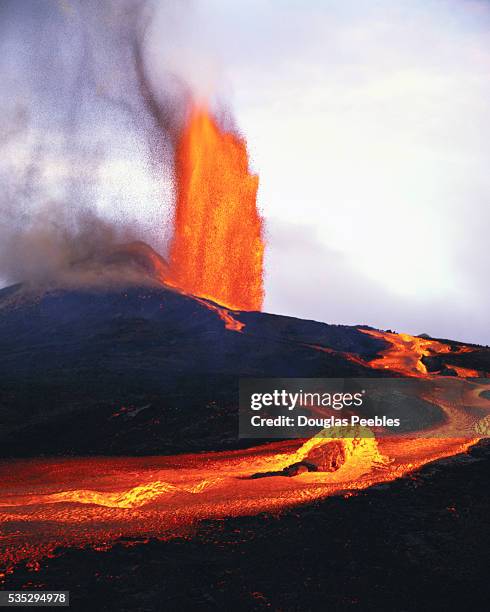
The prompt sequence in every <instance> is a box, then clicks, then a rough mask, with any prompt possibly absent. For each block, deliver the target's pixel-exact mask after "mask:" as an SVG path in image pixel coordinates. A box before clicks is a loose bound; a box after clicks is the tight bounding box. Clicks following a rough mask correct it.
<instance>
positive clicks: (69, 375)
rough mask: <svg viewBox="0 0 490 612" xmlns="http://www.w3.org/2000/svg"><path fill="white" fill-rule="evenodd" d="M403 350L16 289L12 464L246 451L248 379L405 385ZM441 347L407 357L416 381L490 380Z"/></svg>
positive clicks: (204, 313) (129, 292) (6, 431)
mask: <svg viewBox="0 0 490 612" xmlns="http://www.w3.org/2000/svg"><path fill="white" fill-rule="evenodd" d="M410 338H411V337H410ZM393 341H396V342H398V343H400V342H401V341H400V337H399V336H396V335H394V334H386V333H383V332H377V331H375V330H369V329H368V328H361V327H348V326H342V325H327V324H325V323H319V322H315V321H306V320H300V319H295V318H292V317H284V316H278V315H271V314H266V313H258V312H232V311H228V310H226V309H224V308H222V307H220V306H218V305H217V304H214V303H213V302H210V301H208V300H204V299H201V298H196V297H193V296H189V295H185V294H183V293H180V292H178V291H176V290H174V289H171V288H168V287H164V286H155V285H153V286H152V285H148V284H147V285H144V284H143V285H142V286H135V285H130V286H124V285H121V284H116V285H114V286H113V287H112V288H109V289H108V288H103V289H102V288H100V287H99V288H97V287H93V288H91V289H87V288H85V289H80V288H78V289H76V288H64V289H63V288H59V289H53V288H51V289H49V288H44V289H40V288H32V287H31V288H30V287H27V286H23V285H15V286H12V287H8V288H6V289H3V290H2V291H0V346H1V355H2V357H1V360H0V380H1V386H0V456H3V457H16V456H17V457H27V456H38V455H40V454H43V455H66V454H69V455H72V454H75V455H89V454H94V455H101V454H109V455H110V454H115V455H121V454H124V455H148V454H170V453H179V452H191V451H198V450H223V449H229V448H238V447H239V446H240V444H243V442H240V441H238V440H237V405H238V378H239V377H264V378H266V377H380V376H400V375H404V370H403V368H402V369H400V366H399V364H398V362H394V365H393V364H392V363H391V362H390V361H388V362H387V365H386V364H385V361H384V360H385V359H386V357H383V354H384V353H386V352H387V351H389V348H390V344H396V342H393ZM414 341H415V342H416V343H418V342H420V343H422V344H424V343H425V344H427V343H430V342H429V341H427V340H422V339H420V340H417V339H412V342H411V343H409V345H410V347H411V346H412V344H413V342H414ZM432 344H433V345H434V346H435V347H436V348H435V350H432V351H430V355H431V356H429V357H427V354H429V352H428V351H426V350H424V349H423V348H422V349H420V347H419V353H420V354H419V353H417V351H415V352H413V351H412V350H411V349H410V351H407V354H408V356H409V358H410V359H411V360H412V361H413V363H412V361H410V359H409V361H408V363H407V365H406V368H407V373H409V374H412V375H413V372H412V370H413V371H414V372H415V374H417V368H418V367H422V368H423V369H424V370H427V369H428V368H430V369H431V370H434V369H435V371H436V372H437V371H440V372H441V373H450V374H453V375H455V374H456V371H455V370H454V369H452V368H453V367H456V368H459V372H460V373H461V372H462V373H466V372H470V373H473V374H477V373H478V372H477V371H473V370H471V368H478V369H479V370H478V371H479V372H480V374H481V373H482V372H484V371H488V370H490V363H489V362H490V358H489V354H490V351H488V349H483V348H481V347H464V346H462V345H460V344H458V343H452V344H451V343H449V342H448V341H445V344H444V345H440V344H439V343H437V342H432ZM415 348H417V347H415ZM437 351H442V352H441V354H440V355H439V354H438V352H437ZM419 358H420V360H419ZM424 360H425V362H426V363H428V364H429V366H428V367H427V368H426V366H424V365H421V364H422V363H423V362H424ZM438 368H439V370H438Z"/></svg>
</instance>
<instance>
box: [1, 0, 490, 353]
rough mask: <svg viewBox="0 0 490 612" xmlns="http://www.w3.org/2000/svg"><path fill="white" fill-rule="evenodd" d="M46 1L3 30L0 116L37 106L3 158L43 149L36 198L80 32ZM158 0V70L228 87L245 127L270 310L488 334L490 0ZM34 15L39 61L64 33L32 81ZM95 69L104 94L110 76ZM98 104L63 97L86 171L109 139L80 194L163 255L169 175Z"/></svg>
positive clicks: (218, 93)
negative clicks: (263, 226) (76, 126)
mask: <svg viewBox="0 0 490 612" xmlns="http://www.w3.org/2000/svg"><path fill="white" fill-rule="evenodd" d="M32 4H36V3H31V2H30V0H25V2H19V3H17V6H19V5H21V6H22V5H24V6H25V7H27V6H31V5H32ZM40 4H42V3H39V2H38V3H37V5H38V6H40ZM44 4H47V3H44ZM51 4H52V5H53V6H54V7H55V8H54V9H53V11H52V14H49V15H48V17H46V12H45V11H44V12H43V14H33V13H32V12H30V14H27V11H25V13H24V15H23V16H20V15H19V14H17V17H16V20H12V21H11V23H15V24H17V26H18V25H19V24H22V29H19V27H16V28H12V27H11V28H10V29H9V28H5V29H4V33H3V36H2V43H1V44H2V49H1V50H3V55H4V61H3V63H2V81H3V83H4V84H5V83H7V84H8V85H9V90H8V91H9V95H8V96H6V94H5V90H4V93H3V94H2V96H1V98H0V100H1V102H2V104H5V105H7V106H8V113H6V114H7V115H8V116H13V115H14V114H15V112H18V110H19V108H21V107H22V104H20V103H19V100H21V101H22V100H25V101H27V102H26V105H27V106H28V107H31V106H32V101H33V100H35V101H36V103H37V108H36V111H35V112H34V113H33V111H32V108H30V111H29V112H30V113H31V114H30V115H29V129H28V130H25V131H23V132H22V133H21V134H19V135H18V136H16V137H15V138H11V139H9V141H8V142H7V144H6V145H5V146H4V152H3V156H4V159H5V160H7V161H6V163H7V164H8V166H9V169H10V170H9V172H10V176H16V174H15V173H19V176H20V174H21V173H22V171H23V170H24V169H25V167H26V164H27V163H28V160H29V159H30V156H31V154H32V149H33V146H34V145H35V143H38V142H43V143H45V149H44V151H43V155H42V160H43V161H42V172H41V174H42V177H41V182H42V186H43V193H44V197H48V196H49V197H57V198H62V197H64V196H63V189H62V187H61V186H62V185H63V184H64V180H65V179H66V178H67V176H71V175H72V174H73V172H74V165H73V163H71V162H70V163H67V160H66V159H65V158H64V156H63V155H61V154H60V151H59V149H58V148H57V147H56V146H55V143H54V141H56V139H57V138H58V137H59V134H58V131H57V127H56V126H57V125H58V123H59V120H58V119H59V118H58V114H57V112H58V111H59V113H60V116H61V117H66V113H65V111H66V106H67V100H68V99H70V90H69V84H68V80H65V79H63V77H62V75H63V74H67V75H71V72H70V70H69V69H67V67H66V64H68V66H69V64H70V58H71V54H72V53H75V54H76V53H79V52H80V44H81V43H80V41H78V40H76V38H75V39H74V38H73V30H71V29H70V23H71V22H73V20H75V18H76V15H74V14H73V9H72V8H71V5H70V3H69V2H68V0H66V1H65V2H59V3H56V2H54V1H53V2H52V3H51ZM157 4H158V5H159V11H158V14H157V18H156V19H155V21H154V24H153V28H152V31H151V36H150V39H149V48H148V52H149V55H150V56H151V58H152V70H153V76H154V78H155V80H156V81H158V74H159V71H161V72H162V73H163V72H164V71H165V70H167V71H168V70H169V69H170V70H174V71H176V72H177V73H179V74H180V75H182V76H183V77H184V78H185V79H186V80H187V81H188V82H190V83H191V85H192V87H193V89H194V90H195V91H196V92H198V93H199V94H200V95H208V96H210V97H211V98H219V99H221V100H226V101H227V103H228V104H229V106H230V107H231V108H232V109H233V112H234V114H235V118H236V122H237V124H238V126H239V127H240V129H241V130H242V132H243V133H244V134H245V136H246V137H247V140H248V144H249V150H250V154H251V160H252V165H253V168H254V169H255V170H256V171H257V172H258V173H259V176H260V188H259V204H260V207H261V210H262V213H263V215H264V217H265V219H266V223H267V233H268V247H267V276H266V303H265V309H266V310H267V311H271V312H277V313H283V314H291V315H295V316H299V317H304V318H313V319H317V320H322V321H327V322H331V323H348V324H350V323H353V324H355V323H364V324H370V325H374V326H378V327H382V328H392V329H396V330H398V331H404V332H408V333H421V332H427V333H429V334H431V335H435V336H444V337H453V338H458V339H462V340H466V341H474V342H480V343H490V326H489V325H488V312H489V311H490V289H489V284H488V276H489V274H488V272H489V270H488V269H489V257H488V248H487V242H488V238H487V234H488V231H489V228H490V173H489V172H488V168H489V167H490V111H489V110H488V100H489V99H490V36H489V34H490V3H488V2H486V1H483V0H468V1H467V0H377V1H374V0H365V1H363V0H324V1H321V2H320V1H315V0H309V1H308V0H307V1H304V0H302V1H300V0H296V1H292V0H290V1H285V0H260V1H258V0H256V1H255V0H247V1H245V0H243V1H241V0H235V1H234V2H228V1H226V0H220V1H218V0H200V1H199V0H197V1H195V2H181V3H168V2H166V3H157ZM55 13H56V15H57V16H56V17H54V16H53V15H54V14H55ZM40 22H42V23H43V24H44V25H45V24H46V23H49V24H50V28H51V30H48V31H47V32H46V30H44V35H43V37H42V40H41V42H40V43H36V44H40V45H41V47H42V48H43V49H45V50H46V53H47V56H48V57H49V58H52V57H53V49H52V48H51V47H50V40H51V41H52V40H53V39H57V40H58V49H60V47H59V38H58V33H59V31H60V30H61V31H62V32H63V34H62V36H61V38H62V41H63V44H62V46H61V51H60V50H59V52H58V53H57V54H55V55H54V57H55V58H56V62H57V63H56V66H55V67H53V66H52V62H44V63H41V64H42V65H41V66H40V67H39V68H38V70H37V72H36V74H37V76H36V74H33V73H32V72H31V71H29V70H27V71H24V70H23V68H24V67H25V66H26V63H27V64H30V63H31V58H32V57H31V56H32V55H33V54H34V53H35V48H36V44H35V43H32V42H31V43H29V44H26V40H30V39H31V35H32V34H33V32H34V31H35V30H39V23H40ZM41 29H42V28H41ZM73 49H75V51H73ZM5 57H6V58H7V60H9V61H7V62H6V61H5ZM63 58H64V59H63ZM108 63H109V64H110V58H109V59H108ZM47 64H50V65H47ZM43 70H44V71H45V72H46V75H47V76H46V78H43V79H39V74H40V72H41V73H42V71H43ZM97 74H98V75H99V77H94V82H96V84H97V85H98V86H100V87H102V91H103V88H104V86H105V84H106V82H107V80H109V81H110V80H111V79H113V80H117V78H118V76H117V73H116V76H114V73H112V76H111V77H109V76H108V75H110V74H111V71H110V70H109V71H107V70H106V71H105V72H102V73H101V72H100V70H99V71H98V72H97ZM100 74H104V75H105V76H104V77H103V78H102V77H100ZM60 75H61V77H60ZM60 78H61V81H60ZM97 78H99V81H97ZM121 78H123V77H121ZM53 83H58V85H55V84H53ZM33 84H34V85H36V87H33ZM162 86H164V85H162ZM53 89H54V90H55V91H54V90H53ZM13 92H15V94H16V95H15V96H14V95H13ZM14 98H15V104H14V103H13V100H14ZM106 98H107V97H106ZM106 98H105V99H104V103H103V104H102V103H101V102H100V101H99V102H97V101H95V102H94V101H93V100H90V99H88V100H86V101H85V102H86V103H85V107H82V108H80V109H78V108H77V104H75V106H74V108H75V109H76V110H77V113H78V115H77V117H76V120H77V121H79V122H80V124H81V125H82V129H81V130H80V134H79V135H78V138H79V139H80V138H81V139H82V140H84V141H87V142H86V146H85V148H82V149H80V148H77V155H78V156H79V157H80V156H81V158H82V160H83V163H77V164H76V168H77V172H79V173H82V174H83V171H84V169H85V170H86V172H87V176H86V177H85V183H87V182H94V178H93V177H94V174H93V172H94V171H93V168H92V167H91V166H90V164H89V163H88V160H90V159H91V158H92V157H93V151H94V150H95V149H97V147H96V144H97V145H98V147H99V149H97V150H103V155H101V156H100V159H99V160H98V163H97V173H96V176H97V185H96V187H97V188H96V189H95V190H94V189H92V191H90V193H88V192H86V193H85V197H86V198H87V199H89V200H91V202H93V205H94V206H96V207H97V208H98V209H99V210H101V211H103V214H106V215H108V216H110V217H118V218H122V219H124V220H126V221H127V220H131V219H136V220H137V221H138V224H139V225H140V227H141V229H142V231H143V233H144V237H146V239H147V241H148V242H150V243H152V244H153V245H154V246H156V247H157V248H160V249H163V248H164V244H165V240H166V237H168V231H169V229H168V222H167V225H166V228H163V226H164V224H165V218H166V215H168V211H169V210H170V208H171V185H170V183H169V177H168V173H166V172H165V170H164V169H163V168H162V172H161V175H160V176H159V175H158V173H155V168H154V167H153V168H151V169H149V168H148V164H147V159H146V154H147V153H146V151H145V147H144V143H143V142H142V139H141V136H140V135H138V133H136V132H135V131H134V129H133V128H132V127H131V124H130V122H128V120H127V117H125V116H124V113H122V112H120V109H117V108H112V109H110V110H108V108H107V99H106ZM104 105H105V106H104ZM72 106H73V104H72ZM16 109H17V110H16ZM94 109H95V110H94ZM77 113H76V114H77ZM4 116H5V114H4ZM87 116H88V117H89V120H88V121H87V119H86V117H87ZM80 117H81V118H80ZM88 125H90V127H91V128H92V129H89V130H87V126H88ZM94 127H96V130H95V132H96V134H95V137H94V129H93V128H94ZM48 130H49V135H50V137H49V145H46V132H47V131H48ZM53 143H54V144H53ZM84 151H85V154H86V158H88V160H87V159H86V158H83V152H84ZM82 182H83V181H82ZM160 219H161V226H162V229H161V230H160V222H159V220H160Z"/></svg>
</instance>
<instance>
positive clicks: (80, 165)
mask: <svg viewBox="0 0 490 612" xmlns="http://www.w3.org/2000/svg"><path fill="white" fill-rule="evenodd" d="M26 5H29V6H26ZM160 8H161V7H160ZM163 8H165V10H164V11H160V15H163V16H164V19H166V20H167V21H168V23H169V24H170V25H172V24H174V23H175V20H178V14H177V13H178V12H179V11H181V10H183V9H182V7H180V8H179V9H178V10H177V9H175V8H171V5H170V4H169V8H168V10H167V9H166V7H165V6H164V7H163ZM154 15H155V6H153V5H152V4H151V3H150V2H145V1H142V0H114V1H109V2H100V1H99V0H83V2H82V1H81V0H79V1H72V0H70V1H68V0H66V1H64V2H59V3H55V2H53V3H38V2H35V1H34V0H32V1H31V0H26V1H25V2H23V3H22V6H21V7H20V6H19V3H17V2H15V1H11V2H4V3H3V5H2V20H1V24H0V30H2V31H0V34H1V35H2V39H3V47H2V49H0V50H3V51H4V53H1V54H0V56H1V57H2V59H0V62H1V63H0V74H2V77H3V82H4V84H5V85H6V86H5V87H3V88H2V93H0V102H1V104H2V108H3V111H4V112H3V113H2V119H1V120H0V136H1V142H2V145H1V148H2V149H3V150H2V151H1V153H2V158H3V159H4V160H6V161H5V162H4V163H3V165H2V167H1V168H0V180H2V184H3V185H5V188H4V191H3V193H2V195H1V196H0V198H1V199H0V281H1V280H3V281H4V282H18V281H22V282H32V283H49V282H51V283H57V284H59V283H67V282H70V283H92V282H98V281H99V280H101V279H103V280H104V281H106V280H107V275H108V274H109V275H112V276H114V275H116V276H117V277H118V278H120V277H121V275H122V274H123V273H124V274H123V276H124V275H125V276H124V278H126V280H130V279H131V278H133V276H134V274H133V273H134V270H133V269H131V270H129V271H128V270H124V271H123V270H122V268H121V265H119V266H104V265H103V264H102V262H104V261H107V257H108V255H109V254H110V252H111V251H113V250H114V249H117V248H118V246H119V245H121V244H122V243H125V242H134V241H138V240H144V241H145V242H150V243H151V244H152V246H153V247H155V249H156V250H157V251H159V252H161V253H165V251H166V248H167V244H168V241H169V238H170V233H171V217H172V204H173V201H172V198H173V191H172V188H173V184H172V181H173V175H172V168H173V147H174V144H175V140H176V138H177V135H178V133H179V130H180V127H181V125H182V122H183V120H184V117H185V113H186V110H187V107H188V103H189V100H190V99H191V97H192V96H193V95H194V93H193V92H192V85H189V84H188V83H187V81H186V78H185V75H184V76H183V75H182V74H179V69H178V66H177V64H176V63H175V62H174V60H172V61H170V60H169V61H168V62H167V63H166V62H165V58H164V57H162V56H160V57H159V61H158V62H156V61H155V57H156V55H157V54H158V51H159V50H161V49H155V48H153V51H152V49H151V45H149V43H148V41H149V39H150V38H151V33H152V28H153V21H154ZM159 27H162V24H161V23H160V24H159ZM20 29H21V30H22V32H23V36H22V37H20V36H19V35H18V32H19V30H20ZM168 29H169V30H170V29H171V28H168ZM172 45H173V43H172V40H171V38H170V37H168V41H167V50H169V57H170V56H171V55H172V54H171V53H170V49H171V47H172ZM152 61H153V63H154V64H155V66H154V67H153V69H151V66H150V67H149V64H151V62H152ZM156 73H158V74H156ZM114 167H115V168H116V170H117V173H116V175H117V177H119V178H118V179H116V181H117V180H118V181H119V183H121V182H122V181H121V178H120V177H121V176H123V177H124V175H126V176H128V177H130V179H129V180H128V182H127V184H125V185H124V186H121V185H120V184H118V185H117V193H116V194H114V193H111V188H110V186H108V177H109V179H110V177H111V169H113V168H114ZM121 168H122V170H121ZM138 177H139V178H138ZM136 180H138V181H139V182H138V184H137V185H133V184H132V182H134V181H136ZM142 191H146V196H144V194H142ZM145 197H146V200H145V201H142V200H144V198H145ZM130 267H131V266H130ZM116 268H117V269H116Z"/></svg>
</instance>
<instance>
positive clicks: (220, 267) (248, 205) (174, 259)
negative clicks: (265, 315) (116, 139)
mask: <svg viewBox="0 0 490 612" xmlns="http://www.w3.org/2000/svg"><path fill="white" fill-rule="evenodd" d="M175 175H176V189H177V194H176V197H177V201H176V210H175V231H174V237H173V241H172V245H171V249H170V262H171V267H172V278H171V280H172V282H173V283H174V284H175V285H176V286H177V287H179V288H180V289H182V290H184V291H186V292H188V293H192V294H194V295H198V296H200V297H205V298H209V299H211V300H213V301H214V302H218V303H219V304H221V305H224V306H227V307H229V308H232V309H235V310H260V309H261V306H262V300H263V295H264V290H263V255H264V242H263V231H262V219H261V217H260V215H259V213H258V210H257V204H256V196H257V187H258V177H257V176H256V175H254V174H252V173H251V172H250V170H249V166H248V155H247V149H246V144H245V141H244V140H243V139H242V138H241V137H240V136H238V135H237V134H235V133H233V132H231V131H227V130H224V129H222V128H221V127H220V126H219V125H218V123H217V121H216V120H215V119H214V118H213V117H212V116H211V115H210V113H209V112H208V110H207V108H206V107H205V106H195V107H194V108H193V109H192V110H191V113H190V116H189V118H188V122H187V125H186V127H185V129H184V131H183V133H182V135H181V137H180V140H179V142H178V144H177V148H176V154H175Z"/></svg>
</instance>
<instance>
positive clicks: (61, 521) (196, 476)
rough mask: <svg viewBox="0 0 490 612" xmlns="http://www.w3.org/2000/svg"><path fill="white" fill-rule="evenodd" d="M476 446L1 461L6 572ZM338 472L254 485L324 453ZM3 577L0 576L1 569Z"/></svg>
mask: <svg viewBox="0 0 490 612" xmlns="http://www.w3.org/2000/svg"><path fill="white" fill-rule="evenodd" d="M474 441H475V440H464V439H441V438H435V439H431V440H427V439H424V440H415V441H414V440H404V439H399V440H389V439H381V440H379V441H376V440H375V439H374V438H373V437H371V438H369V437H368V438H336V439H335V438H314V439H313V440H309V441H308V442H306V443H303V444H302V443H301V441H299V440H292V441H287V442H275V443H270V444H267V445H264V446H261V447H257V448H252V449H248V450H239V451H230V452H221V453H205V454H196V455H180V456H175V457H145V458H80V459H72V458H67V459H44V460H39V459H36V460H31V461H17V462H16V463H15V465H12V463H10V462H5V463H3V464H0V479H1V480H2V484H3V491H2V494H1V495H0V521H1V523H2V532H1V535H0V542H1V543H2V546H1V549H0V561H1V562H2V565H3V566H4V569H3V570H2V571H3V572H5V571H11V570H12V568H13V567H14V566H15V564H16V563H18V562H20V561H22V560H25V561H27V562H28V564H30V565H31V566H32V567H36V564H37V563H38V562H39V561H40V560H41V558H42V557H44V556H49V555H52V554H53V551H54V550H55V549H56V548H58V547H60V546H84V545H91V546H94V547H96V548H99V549H106V548H108V547H110V546H111V545H112V544H113V543H115V542H116V541H117V540H118V539H119V538H121V537H124V538H127V539H131V538H136V539H141V540H144V539H146V538H149V537H158V538H162V539H168V538H171V537H176V536H178V535H184V534H186V533H188V532H189V530H190V529H192V528H193V527H194V526H195V525H196V523H197V522H198V521H199V520H200V519H212V518H224V517H226V516H239V515H246V514H249V515H250V514H257V513H260V512H271V511H278V510H281V509H284V508H287V507H291V506H294V505H297V504H302V503H306V502H309V501H313V500H315V499H319V498H322V497H325V496H328V495H334V494H339V493H343V492H346V491H349V490H360V489H364V488H366V487H369V486H371V485H374V484H376V483H380V482H387V481H391V480H394V479H395V478H398V477H400V476H403V475H404V474H407V473H409V472H411V471H413V470H415V469H416V468H418V467H420V466H421V465H423V464H425V463H427V462H429V461H433V460H435V459H439V458H441V457H446V456H449V455H453V454H456V453H461V452H464V451H465V450H466V449H467V448H468V447H469V446H470V445H471V444H472V443H473V442H474ZM339 448H340V456H341V460H340V462H337V464H336V465H335V468H333V469H332V471H324V472H306V473H303V474H301V475H299V476H297V477H295V478H284V477H279V476H276V477H271V478H261V479H252V478H250V477H251V475H253V474H254V473H257V472H259V473H263V472H269V471H271V470H272V471H278V470H283V469H284V468H285V467H287V466H288V465H290V464H291V463H294V462H297V461H302V460H305V459H306V460H307V459H308V458H309V456H310V454H311V453H312V452H316V456H317V457H318V453H319V450H320V451H321V450H322V449H324V451H325V452H324V456H325V457H327V459H328V453H329V452H334V453H335V457H338V456H339ZM0 577H1V573H0Z"/></svg>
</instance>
